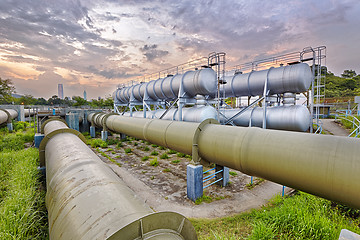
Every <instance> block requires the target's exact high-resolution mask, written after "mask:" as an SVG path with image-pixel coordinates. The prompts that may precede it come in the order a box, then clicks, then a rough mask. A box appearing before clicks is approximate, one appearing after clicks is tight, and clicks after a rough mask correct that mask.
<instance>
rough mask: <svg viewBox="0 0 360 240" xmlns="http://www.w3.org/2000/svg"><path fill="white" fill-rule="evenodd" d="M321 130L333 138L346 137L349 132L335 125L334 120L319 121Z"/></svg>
mask: <svg viewBox="0 0 360 240" xmlns="http://www.w3.org/2000/svg"><path fill="white" fill-rule="evenodd" d="M321 121H322V123H323V125H322V128H323V129H324V130H325V131H327V132H329V133H330V134H332V135H335V136H346V137H347V136H348V135H349V132H348V131H347V130H346V129H344V128H342V127H341V125H340V124H338V123H336V122H335V120H334V119H321Z"/></svg>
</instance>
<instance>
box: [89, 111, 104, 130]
mask: <svg viewBox="0 0 360 240" xmlns="http://www.w3.org/2000/svg"><path fill="white" fill-rule="evenodd" d="M100 113H102V112H96V113H94V114H93V115H92V117H91V126H93V127H96V124H95V117H96V115H98V114H100Z"/></svg>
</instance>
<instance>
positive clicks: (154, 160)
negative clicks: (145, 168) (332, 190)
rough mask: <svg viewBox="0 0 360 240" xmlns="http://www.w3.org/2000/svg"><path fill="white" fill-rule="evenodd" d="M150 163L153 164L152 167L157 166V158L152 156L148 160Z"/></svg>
mask: <svg viewBox="0 0 360 240" xmlns="http://www.w3.org/2000/svg"><path fill="white" fill-rule="evenodd" d="M150 165H151V166H153V167H157V166H159V161H158V159H157V158H153V159H151V160H150Z"/></svg>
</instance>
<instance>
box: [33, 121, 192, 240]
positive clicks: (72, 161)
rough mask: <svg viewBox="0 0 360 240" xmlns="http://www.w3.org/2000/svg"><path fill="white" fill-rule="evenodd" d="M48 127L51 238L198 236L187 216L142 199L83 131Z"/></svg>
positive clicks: (60, 124) (45, 143) (56, 123)
mask: <svg viewBox="0 0 360 240" xmlns="http://www.w3.org/2000/svg"><path fill="white" fill-rule="evenodd" d="M43 129H44V133H45V138H44V140H43V141H42V142H41V146H40V151H43V152H44V155H43V157H44V158H45V163H46V184H47V193H46V206H47V209H48V217H49V235H50V239H76V240H78V239H84V240H85V239H125V240H127V239H155V240H156V239H197V237H196V233H195V230H194V228H193V226H192V225H191V223H190V222H189V220H187V219H186V218H185V217H183V216H182V215H180V214H178V213H174V212H157V213H154V212H153V211H152V210H151V209H150V207H149V206H147V205H146V204H145V203H143V202H142V201H141V200H139V199H138V198H137V197H136V196H135V194H134V193H133V192H132V191H131V190H130V189H129V188H128V187H127V186H126V185H125V184H124V182H123V181H122V180H121V179H120V178H119V177H118V176H117V175H116V174H115V173H114V172H113V171H112V170H111V169H110V168H109V167H108V166H107V165H106V164H105V163H104V162H103V161H101V160H100V159H99V157H98V156H96V154H95V153H94V152H93V151H92V150H91V149H90V148H88V147H87V145H86V144H85V143H84V142H83V141H82V139H83V136H82V135H81V134H80V133H79V132H77V131H75V130H73V129H69V128H68V127H67V126H66V124H65V123H64V122H63V121H58V120H54V119H52V120H49V121H48V122H47V123H46V125H45V126H44V127H43ZM83 140H84V139H83ZM40 153H41V152H40ZM40 156H41V155H40Z"/></svg>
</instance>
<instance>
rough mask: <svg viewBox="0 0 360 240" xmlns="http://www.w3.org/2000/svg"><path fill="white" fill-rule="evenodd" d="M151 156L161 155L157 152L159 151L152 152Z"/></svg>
mask: <svg viewBox="0 0 360 240" xmlns="http://www.w3.org/2000/svg"><path fill="white" fill-rule="evenodd" d="M150 154H151V155H153V156H157V155H159V153H158V152H157V151H155V150H154V151H152V152H151V153H150Z"/></svg>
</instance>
